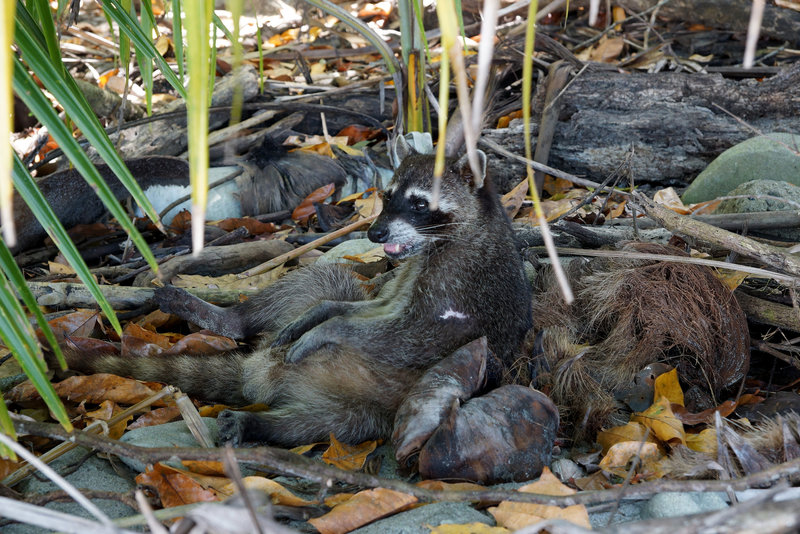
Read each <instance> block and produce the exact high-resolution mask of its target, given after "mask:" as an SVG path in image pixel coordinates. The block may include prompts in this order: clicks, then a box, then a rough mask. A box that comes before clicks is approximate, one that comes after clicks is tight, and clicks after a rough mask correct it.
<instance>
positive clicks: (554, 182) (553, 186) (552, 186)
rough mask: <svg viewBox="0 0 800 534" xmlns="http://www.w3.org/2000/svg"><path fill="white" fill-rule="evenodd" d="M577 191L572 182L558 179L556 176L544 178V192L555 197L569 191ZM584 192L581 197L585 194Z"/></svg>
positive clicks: (547, 175)
mask: <svg viewBox="0 0 800 534" xmlns="http://www.w3.org/2000/svg"><path fill="white" fill-rule="evenodd" d="M573 189H575V186H574V185H573V184H572V182H570V181H568V180H565V179H563V178H556V177H555V176H550V175H549V174H546V175H545V177H544V183H543V184H542V191H544V192H545V193H547V194H548V195H550V196H551V197H554V196H556V195H563V194H565V193H566V192H567V191H571V190H573ZM585 193H586V192H585V191H584V192H583V193H582V194H581V195H583V194H585Z"/></svg>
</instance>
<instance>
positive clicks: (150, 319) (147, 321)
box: [136, 310, 174, 332]
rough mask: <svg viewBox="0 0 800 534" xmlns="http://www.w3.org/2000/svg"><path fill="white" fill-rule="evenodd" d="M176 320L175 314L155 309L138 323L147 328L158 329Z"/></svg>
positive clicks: (137, 322)
mask: <svg viewBox="0 0 800 534" xmlns="http://www.w3.org/2000/svg"><path fill="white" fill-rule="evenodd" d="M173 320H174V318H173V316H172V315H171V314H169V313H164V312H162V311H161V310H153V311H151V312H150V313H148V314H147V315H145V316H144V317H142V318H141V319H139V320H138V321H136V324H138V325H139V326H141V327H142V328H144V329H145V330H152V331H154V332H155V331H156V330H157V329H158V328H161V327H162V326H164V325H166V324H169V323H170V322H172V321H173Z"/></svg>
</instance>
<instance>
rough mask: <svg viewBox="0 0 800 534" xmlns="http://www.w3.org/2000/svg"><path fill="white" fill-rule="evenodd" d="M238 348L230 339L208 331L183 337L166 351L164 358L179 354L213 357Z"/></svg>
mask: <svg viewBox="0 0 800 534" xmlns="http://www.w3.org/2000/svg"><path fill="white" fill-rule="evenodd" d="M236 347H237V345H236V342H235V341H234V340H232V339H231V338H229V337H225V336H219V335H217V334H212V333H211V332H210V331H208V330H201V331H199V332H194V333H193V334H189V335H188V336H184V337H182V338H181V339H180V340H178V342H177V343H175V344H174V345H172V346H171V347H170V348H169V349H168V350H165V351H164V353H163V356H169V355H179V354H193V355H204V354H205V355H211V354H219V353H220V352H228V351H231V350H234V349H235V348H236Z"/></svg>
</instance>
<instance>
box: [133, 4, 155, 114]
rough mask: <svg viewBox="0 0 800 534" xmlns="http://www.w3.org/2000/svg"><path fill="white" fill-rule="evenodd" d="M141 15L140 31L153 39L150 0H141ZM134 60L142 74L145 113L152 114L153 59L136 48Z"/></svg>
mask: <svg viewBox="0 0 800 534" xmlns="http://www.w3.org/2000/svg"><path fill="white" fill-rule="evenodd" d="M141 6H142V7H141V15H140V16H139V21H140V24H141V27H140V29H141V31H142V33H144V34H145V35H146V36H147V37H149V38H150V40H152V39H153V28H155V27H156V24H155V20H154V19H153V4H152V3H151V2H142V4H141ZM136 60H137V61H138V63H139V72H140V73H141V75H142V84H143V85H144V92H145V106H146V108H147V114H148V115H152V114H153V60H152V58H150V57H148V56H147V53H146V52H145V51H144V50H139V48H136Z"/></svg>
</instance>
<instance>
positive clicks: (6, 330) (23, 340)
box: [0, 276, 72, 430]
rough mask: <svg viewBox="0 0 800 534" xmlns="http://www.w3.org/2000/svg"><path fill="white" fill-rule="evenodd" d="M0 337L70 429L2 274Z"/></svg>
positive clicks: (32, 333) (56, 416) (25, 322)
mask: <svg viewBox="0 0 800 534" xmlns="http://www.w3.org/2000/svg"><path fill="white" fill-rule="evenodd" d="M0 339H2V340H3V343H5V345H6V346H7V347H8V348H9V349H10V350H11V352H12V353H13V354H14V357H15V358H16V359H17V362H19V365H20V367H21V368H22V370H23V371H24V372H25V374H26V375H27V376H28V378H29V379H30V381H31V382H32V383H33V385H34V387H35V388H36V391H38V392H39V394H40V395H41V396H42V399H43V400H44V402H45V404H47V407H48V408H50V411H51V412H52V413H53V416H54V417H55V418H56V420H57V421H58V422H59V423H61V425H62V426H63V427H64V428H66V429H67V430H72V423H70V421H69V416H68V415H67V411H66V410H65V409H64V405H63V404H62V403H61V399H59V398H58V395H57V394H56V391H55V389H53V385H52V384H51V383H50V380H48V379H47V376H46V375H45V366H44V360H43V358H42V354H41V351H40V350H39V349H38V344H36V334H35V333H34V332H33V329H32V328H31V326H30V324H28V321H27V319H26V317H25V312H24V311H23V309H22V306H20V304H19V301H17V298H16V296H15V295H14V292H13V291H12V289H11V286H10V285H9V283H8V279H7V278H6V277H5V276H0ZM34 347H35V348H34Z"/></svg>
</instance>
